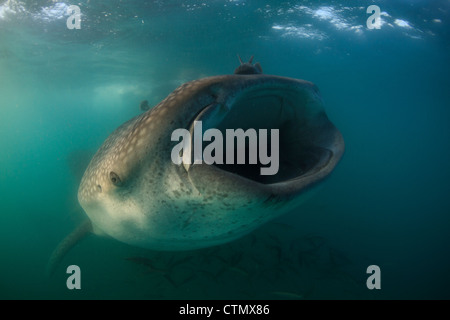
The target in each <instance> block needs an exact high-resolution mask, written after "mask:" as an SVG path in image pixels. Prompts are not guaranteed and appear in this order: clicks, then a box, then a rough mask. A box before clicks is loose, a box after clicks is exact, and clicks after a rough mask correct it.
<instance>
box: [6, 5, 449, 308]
mask: <svg viewBox="0 0 450 320" xmlns="http://www.w3.org/2000/svg"><path fill="white" fill-rule="evenodd" d="M71 4H72V3H70V0H67V1H50V0H49V1H15V0H8V1H0V199H1V201H0V262H1V263H0V298H1V299H104V298H106V299H136V298H137V299H448V298H450V294H449V290H448V287H449V285H450V275H449V272H448V271H449V270H450V254H449V252H450V231H449V229H450V228H449V227H450V214H449V213H450V196H449V195H450V166H449V163H450V147H449V145H450V144H449V141H450V109H449V107H450V103H449V102H450V90H449V85H450V81H449V80H448V75H449V74H450V60H449V59H448V58H449V56H450V55H449V53H450V42H449V40H450V39H449V30H450V27H449V24H448V23H449V19H448V17H449V10H450V4H449V2H448V1H425V0H416V1H407V0H402V1H386V0H384V1H381V0H380V1H286V2H282V1H251V0H249V1H246V0H228V1H222V0H217V1H206V0H205V1H196V0H190V1H119V0H113V1H104V2H100V1H89V0H88V1H78V2H77V3H73V4H74V5H78V6H79V8H80V11H81V25H80V29H69V28H68V27H67V24H66V21H67V20H68V19H69V16H70V14H68V12H67V9H68V7H69V6H70V5H71ZM370 5H377V6H379V7H380V9H381V28H380V29H369V28H368V27H367V24H366V21H367V19H368V18H369V17H370V14H368V13H367V12H366V9H367V7H368V6H370ZM237 54H239V55H240V56H241V57H242V58H243V59H244V60H247V59H248V58H250V56H252V55H254V56H255V61H258V62H260V63H261V65H262V68H263V70H264V73H266V74H274V75H281V76H287V77H292V78H299V79H305V80H308V81H312V82H314V83H315V84H316V85H317V86H318V87H319V89H320V92H321V95H322V97H323V99H324V102H325V108H326V112H327V115H328V117H329V118H330V120H331V121H332V122H333V123H334V124H335V125H336V126H337V128H339V130H340V131H341V132H342V134H343V137H344V139H345V144H346V150H345V154H344V156H343V158H342V160H341V162H340V163H339V164H338V166H337V167H336V169H335V170H334V171H333V173H332V174H331V175H330V177H329V178H328V179H327V180H326V181H324V182H323V183H321V184H320V186H319V187H318V188H317V190H316V192H315V193H314V195H313V196H312V197H311V198H310V199H308V200H307V201H306V202H305V203H304V204H303V205H302V206H300V207H298V208H297V209H295V210H292V211H291V212H289V213H287V214H285V215H283V216H281V217H279V218H277V219H276V220H274V221H272V222H269V223H268V224H266V225H264V226H263V227H261V228H260V229H257V230H255V231H254V232H252V233H251V234H249V235H247V236H245V237H243V238H241V239H238V240H236V241H233V242H231V243H228V244H224V245H221V246H216V247H211V248H205V249H201V250H195V251H189V252H156V251H151V250H145V249H141V248H136V247H132V246H129V245H126V244H124V243H121V242H119V241H116V240H113V239H110V238H106V237H99V236H94V235H92V236H89V237H87V238H86V239H84V240H83V241H81V242H80V243H79V244H78V245H77V246H75V247H74V248H73V250H72V251H70V252H69V253H68V254H67V256H66V257H65V258H64V260H63V261H62V262H61V264H60V266H59V267H58V268H57V270H56V272H55V274H54V275H53V276H52V277H47V276H46V274H45V268H46V264H47V261H48V259H49V257H50V255H51V253H52V251H53V249H54V248H55V247H56V246H57V244H58V243H59V241H61V240H62V239H63V238H64V237H65V236H66V235H67V234H69V233H70V232H71V231H72V230H73V229H74V228H75V227H76V226H77V225H78V224H80V223H81V221H83V219H84V217H85V214H84V213H83V209H82V208H81V207H80V205H79V204H78V201H77V190H78V186H79V183H80V179H81V176H82V174H83V172H84V170H85V168H86V167H87V165H88V163H89V160H90V158H91V157H92V156H93V154H94V153H95V151H96V150H97V149H98V148H99V146H100V145H101V144H102V143H103V141H104V140H105V139H106V137H107V136H108V135H109V134H110V133H111V132H112V131H113V130H114V129H115V128H117V127H118V126H119V125H120V124H122V123H123V122H125V121H126V120H128V119H130V118H132V117H134V116H136V115H138V114H140V113H141V111H140V109H139V104H140V102H141V101H143V100H148V102H149V105H150V106H154V105H156V104H157V103H158V102H160V101H161V100H162V99H164V98H165V97H166V96H167V95H168V94H169V93H170V92H171V91H173V90H174V89H175V88H176V87H178V86H179V85H181V84H183V83H184V82H187V81H189V80H194V79H199V78H202V77H206V76H213V75H220V74H231V73H233V71H234V69H235V68H236V67H237V66H238V64H239V61H238V59H237V56H236V55H237ZM73 264H75V265H78V266H80V269H81V271H82V289H81V290H68V289H67V287H66V279H67V277H68V275H67V274H66V267H67V266H69V265H73ZM370 265H378V266H379V267H380V270H381V289H380V290H369V289H368V288H367V286H366V280H367V277H368V276H369V275H368V274H367V273H366V269H367V267H368V266H370Z"/></svg>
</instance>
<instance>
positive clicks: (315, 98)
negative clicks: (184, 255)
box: [78, 61, 344, 250]
mask: <svg viewBox="0 0 450 320" xmlns="http://www.w3.org/2000/svg"><path fill="white" fill-rule="evenodd" d="M249 64H250V65H251V61H250V62H249ZM241 65H242V64H241ZM247 67H248V66H246V67H245V68H247ZM245 68H244V69H243V70H244V71H243V72H238V73H235V74H232V75H222V76H214V77H208V78H204V79H200V80H195V81H191V82H188V83H185V84H183V85H181V86H180V87H178V88H177V89H176V90H175V91H173V92H172V93H171V94H170V95H169V96H168V97H167V98H165V99H164V100H163V101H161V102H160V103H159V104H158V105H157V106H155V107H154V108H152V109H150V110H148V111H147V112H145V113H143V114H141V115H139V116H137V117H135V118H133V119H131V120H129V121H128V122H125V123H124V124H123V125H121V126H120V127H119V128H117V129H116V130H115V131H114V132H113V133H112V134H111V135H110V136H109V137H108V138H107V139H106V141H105V142H104V143H103V145H102V146H101V147H100V149H99V150H98V151H97V153H96V154H95V156H94V157H93V159H92V160H91V163H90V164H89V166H88V168H87V170H86V172H85V174H84V176H83V178H82V181H81V184H80V187H79V191H78V199H79V202H80V204H81V206H82V207H83V209H84V210H85V212H86V214H87V215H88V216H89V218H90V220H91V222H92V225H93V227H94V230H95V231H96V232H97V233H103V234H107V235H109V236H111V237H113V238H116V239H118V240H120V241H122V242H125V243H128V244H131V245H136V246H140V247H144V248H151V249H158V250H189V249H195V248H201V247H207V246H212V245H216V244H221V243H224V242H227V241H231V240H233V239H236V238H239V237H241V236H243V235H245V234H246V233H248V232H250V231H252V230H253V229H255V228H257V227H258V226H260V225H262V224H263V223H265V222H267V221H269V220H270V219H273V218H274V217H276V216H278V215H280V214H282V213H284V212H286V211H288V210H290V209H292V208H294V207H295V206H297V205H298V204H299V203H300V202H301V199H302V198H303V195H304V194H305V193H306V192H307V191H308V190H309V189H310V188H311V187H312V186H314V185H316V184H317V183H318V182H320V181H322V180H323V179H324V178H325V177H326V176H328V175H329V173H330V172H331V171H332V170H333V169H334V168H335V166H336V164H337V163H338V161H339V159H340V158H341V156H342V154H343V151H344V142H343V138H342V136H341V134H340V132H339V131H338V130H337V129H336V127H335V126H334V125H333V124H332V123H331V122H330V120H329V119H328V117H327V115H326V113H325V111H324V108H323V103H322V99H321V98H320V94H319V91H318V89H317V87H316V86H315V85H314V84H313V83H311V82H308V81H304V80H298V79H291V78H286V77H280V76H273V75H265V74H262V73H258V72H247V71H245ZM256 69H257V70H261V71H262V69H261V68H260V66H259V67H256ZM199 121H201V123H202V132H201V133H205V132H206V131H207V130H208V129H215V130H216V131H215V132H220V133H223V134H224V135H225V134H226V133H227V130H230V129H234V130H237V129H242V130H244V131H246V130H249V129H254V130H255V132H256V134H257V138H261V139H262V138H263V137H262V136H261V132H265V131H262V130H261V129H265V130H268V131H270V130H277V132H278V140H277V141H276V142H277V145H276V150H275V148H274V147H273V144H272V148H269V149H270V150H267V151H268V153H270V152H272V153H273V152H275V151H278V154H279V158H278V167H277V170H276V172H274V173H273V174H270V175H262V174H260V172H261V171H260V169H261V167H264V166H267V163H266V162H263V161H262V160H261V159H259V158H258V159H257V160H256V163H255V162H253V163H248V162H246V163H239V164H236V163H232V162H231V163H230V162H227V163H225V162H222V163H212V164H208V163H205V162H199V163H196V162H195V161H183V163H176V162H174V161H173V160H172V156H173V150H174V148H175V147H176V146H177V144H179V141H173V139H172V134H173V132H174V131H175V130H177V129H185V130H186V132H190V133H192V132H193V129H194V123H199ZM266 142H267V140H266ZM272 142H273V141H272ZM193 143H194V139H192V141H191V140H189V146H190V144H193ZM206 147H207V146H203V147H202V148H203V149H204V148H206ZM259 147H261V145H259ZM195 148H196V147H195V146H194V145H192V150H193V149H195ZM242 148H243V149H242ZM242 148H241V149H242V150H241V151H243V152H247V157H248V155H249V151H250V150H249V147H248V146H247V145H245V146H244V147H242ZM203 149H202V150H203ZM234 151H237V149H234ZM182 152H186V149H184V150H180V157H182V158H183V159H184V160H186V158H187V157H188V158H189V160H193V158H192V155H190V154H189V155H188V156H186V154H181V153H182ZM227 152H230V150H229V149H227V150H224V155H223V156H224V158H225V159H226V158H227V154H226V153H227Z"/></svg>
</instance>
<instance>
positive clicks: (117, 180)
mask: <svg viewBox="0 0 450 320" xmlns="http://www.w3.org/2000/svg"><path fill="white" fill-rule="evenodd" d="M109 178H110V179H111V182H112V183H113V185H115V186H117V187H119V186H121V185H122V180H120V178H119V176H118V175H117V173H115V172H114V171H111V172H110V173H109Z"/></svg>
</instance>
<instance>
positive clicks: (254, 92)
mask: <svg viewBox="0 0 450 320" xmlns="http://www.w3.org/2000/svg"><path fill="white" fill-rule="evenodd" d="M284 79H287V78H282V80H280V82H273V81H272V82H270V83H268V84H266V83H257V84H255V85H251V86H248V87H246V88H244V89H242V90H240V91H239V92H238V93H234V94H233V95H232V96H231V97H228V98H225V100H224V101H221V100H220V99H218V100H217V101H216V102H215V103H214V104H211V105H208V106H206V107H205V108H204V109H203V110H202V111H201V112H200V113H199V114H198V115H197V116H196V117H195V118H194V120H193V121H202V124H203V126H202V130H203V132H205V131H206V130H207V129H210V128H216V129H218V130H220V132H221V133H222V136H223V137H224V138H223V143H224V145H225V141H227V142H228V140H227V139H228V138H227V131H228V132H229V131H230V129H234V130H236V129H242V130H243V131H244V132H248V130H249V129H250V130H252V131H253V130H254V132H256V138H257V141H258V142H260V140H261V139H266V141H267V151H266V152H265V154H266V155H267V156H270V157H271V161H277V162H278V164H277V165H278V168H277V171H276V173H274V174H265V175H263V174H261V168H264V167H268V166H270V165H274V164H273V163H271V164H267V161H266V163H262V162H261V159H260V152H261V150H260V145H259V144H257V149H255V148H251V147H250V138H249V136H247V137H245V147H244V148H238V147H237V143H234V146H233V148H231V149H230V148H228V145H227V147H224V148H223V152H224V154H223V159H224V162H223V164H220V163H219V164H218V163H214V166H215V167H216V168H218V169H220V170H224V171H227V172H229V173H233V174H236V175H239V176H241V177H243V178H246V179H249V180H252V181H254V182H258V183H262V184H274V183H282V182H286V181H290V180H293V179H301V178H305V177H309V180H311V181H312V180H315V179H317V180H319V179H321V178H322V177H324V176H325V175H326V174H327V173H328V172H329V171H331V170H332V168H333V167H334V166H335V164H336V163H337V161H338V160H339V158H340V157H341V155H342V153H343V149H344V143H343V140H342V136H341V135H340V133H339V131H338V130H337V129H336V128H335V126H334V125H333V124H332V123H331V122H330V121H329V120H328V117H327V115H326V114H325V111H324V110H323V107H322V101H321V98H320V96H319V94H318V90H317V88H316V87H315V86H314V85H313V84H311V83H309V82H303V81H293V80H292V79H289V82H288V81H287V80H284ZM285 82H286V83H285ZM192 129H193V122H192V123H191V132H192ZM264 129H266V130H264ZM273 130H278V137H277V138H278V139H276V140H277V141H273V140H275V139H273V138H272V135H271V132H272V131H273ZM262 135H265V137H262ZM204 148H205V145H203V149H204ZM238 149H239V150H238ZM230 151H231V152H233V154H234V161H233V162H234V163H230V162H229V161H225V160H226V159H227V158H228V156H229V155H228V153H230ZM239 152H241V153H244V154H245V163H244V164H242V163H240V164H237V154H238V153H239ZM251 152H257V153H258V155H257V157H256V158H257V162H256V163H253V164H251V163H250V162H251V161H250V157H251V156H250V154H251ZM276 153H278V155H276ZM230 158H232V157H230ZM230 158H229V159H230ZM253 159H255V155H253Z"/></svg>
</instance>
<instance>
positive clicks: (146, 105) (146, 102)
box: [139, 100, 150, 111]
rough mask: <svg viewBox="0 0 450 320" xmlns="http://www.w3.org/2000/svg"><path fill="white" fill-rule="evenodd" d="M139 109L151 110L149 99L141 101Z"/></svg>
mask: <svg viewBox="0 0 450 320" xmlns="http://www.w3.org/2000/svg"><path fill="white" fill-rule="evenodd" d="M139 109H141V110H142V111H147V110H150V106H149V105H148V101H147V100H144V101H141V103H140V104H139Z"/></svg>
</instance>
